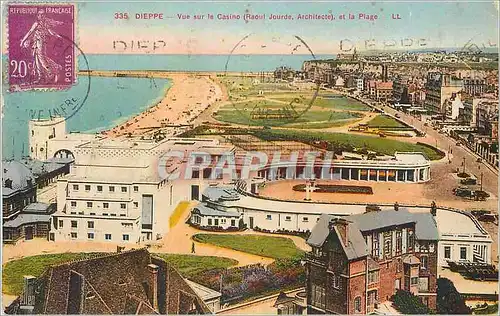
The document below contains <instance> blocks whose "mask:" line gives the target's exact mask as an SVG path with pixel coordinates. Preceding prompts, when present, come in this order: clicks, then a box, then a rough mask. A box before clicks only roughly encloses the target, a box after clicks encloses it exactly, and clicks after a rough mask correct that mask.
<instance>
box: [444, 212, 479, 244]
mask: <svg viewBox="0 0 500 316" xmlns="http://www.w3.org/2000/svg"><path fill="white" fill-rule="evenodd" d="M436 222H437V224H438V227H439V233H440V235H441V238H443V237H446V236H459V237H460V236H462V237H472V236H488V237H489V235H488V233H487V232H486V231H485V230H484V229H483V228H482V227H481V226H480V225H479V223H477V221H476V220H475V218H473V216H472V215H469V214H467V213H465V212H458V211H457V212H443V211H438V212H437V214H436Z"/></svg>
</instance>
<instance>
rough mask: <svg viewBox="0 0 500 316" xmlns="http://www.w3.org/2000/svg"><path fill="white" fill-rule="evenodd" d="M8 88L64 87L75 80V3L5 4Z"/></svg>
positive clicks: (13, 89)
mask: <svg viewBox="0 0 500 316" xmlns="http://www.w3.org/2000/svg"><path fill="white" fill-rule="evenodd" d="M8 43H9V45H8V56H9V77H8V78H9V85H10V90H11V91H19V90H34V89H67V88H69V87H70V86H72V85H73V84H74V83H75V82H76V71H75V65H76V64H75V6H74V5H73V4H23V5H9V6H8Z"/></svg>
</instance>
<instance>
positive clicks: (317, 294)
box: [311, 284, 326, 308]
mask: <svg viewBox="0 0 500 316" xmlns="http://www.w3.org/2000/svg"><path fill="white" fill-rule="evenodd" d="M311 302H312V305H313V306H316V307H319V308H325V307H326V302H325V288H323V287H321V286H317V285H316V284H312V286H311Z"/></svg>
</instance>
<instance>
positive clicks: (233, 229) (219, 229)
mask: <svg viewBox="0 0 500 316" xmlns="http://www.w3.org/2000/svg"><path fill="white" fill-rule="evenodd" d="M189 225H191V226H192V227H194V228H196V229H199V230H205V231H210V232H238V231H243V230H245V229H246V228H245V227H242V228H239V227H236V226H231V227H228V228H223V227H220V226H201V225H198V224H193V223H191V222H189Z"/></svg>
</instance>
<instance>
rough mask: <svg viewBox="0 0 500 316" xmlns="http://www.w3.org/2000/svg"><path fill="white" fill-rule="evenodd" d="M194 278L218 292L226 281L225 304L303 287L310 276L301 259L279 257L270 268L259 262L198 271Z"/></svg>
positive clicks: (223, 290)
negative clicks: (243, 265)
mask: <svg viewBox="0 0 500 316" xmlns="http://www.w3.org/2000/svg"><path fill="white" fill-rule="evenodd" d="M221 279H222V280H221ZM192 280H193V281H194V282H197V283H200V284H202V285H204V286H206V287H209V288H211V289H215V290H217V291H218V290H219V289H220V287H221V284H222V298H221V301H222V303H226V302H231V304H236V303H238V302H242V301H245V300H248V299H251V298H252V299H253V298H256V297H259V296H263V295H265V294H268V293H270V292H274V291H280V290H284V289H292V288H298V287H302V286H304V283H305V280H306V275H305V269H304V267H303V266H302V265H300V263H299V261H297V260H277V261H276V262H274V263H272V264H270V265H269V266H268V267H267V268H266V267H264V266H263V265H261V264H256V265H250V266H245V267H237V268H229V269H213V270H210V271H206V272H204V273H200V274H198V275H197V276H195V277H194V278H192Z"/></svg>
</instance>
